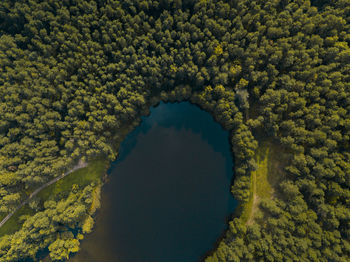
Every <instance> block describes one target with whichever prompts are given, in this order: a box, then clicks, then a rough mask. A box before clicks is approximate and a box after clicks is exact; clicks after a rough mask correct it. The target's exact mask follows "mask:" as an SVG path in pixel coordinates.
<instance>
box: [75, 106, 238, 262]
mask: <svg viewBox="0 0 350 262" xmlns="http://www.w3.org/2000/svg"><path fill="white" fill-rule="evenodd" d="M119 153H120V154H119V158H118V159H117V160H116V161H115V162H114V163H112V165H111V168H110V170H109V178H110V181H109V182H108V183H107V184H106V185H105V186H104V187H103V191H102V199H101V200H102V201H101V202H102V207H101V209H100V210H99V212H98V215H97V217H96V227H95V228H94V231H93V233H91V234H90V235H88V236H87V237H86V239H85V240H83V242H82V245H81V251H79V253H78V254H77V255H76V256H75V257H73V258H72V259H71V260H70V261H72V262H77V261H81V262H82V261H84V262H100V261H105V262H114V261H115V262H164V261H166V262H175V261H176V262H178V261H182V262H197V261H199V260H201V259H202V258H203V256H204V255H205V254H206V253H207V252H208V251H210V250H211V249H213V248H214V247H215V243H216V241H217V240H218V239H219V238H220V236H222V234H223V232H224V231H225V230H226V229H227V218H228V217H229V215H230V214H232V213H233V211H234V208H235V207H236V201H234V199H233V197H232V195H231V193H230V187H231V181H232V175H233V171H232V170H233V161H232V155H231V152H230V144H229V139H228V132H227V131H224V130H223V129H222V128H221V126H220V125H219V124H218V123H216V122H214V120H213V119H212V117H211V116H210V114H208V113H207V112H205V111H202V110H201V109H199V108H198V107H196V106H194V105H191V104H190V103H187V102H186V103H176V104H164V103H161V104H160V105H159V106H157V107H155V108H152V109H151V114H150V116H148V117H144V118H143V121H142V123H141V125H140V126H138V127H137V128H136V129H135V130H134V131H132V132H131V133H130V134H129V135H128V136H127V137H126V139H125V140H124V142H123V143H122V144H121V147H120V151H119Z"/></svg>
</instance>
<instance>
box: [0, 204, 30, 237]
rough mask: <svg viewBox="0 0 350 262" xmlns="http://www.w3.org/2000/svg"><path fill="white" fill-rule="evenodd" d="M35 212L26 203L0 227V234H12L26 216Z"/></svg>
mask: <svg viewBox="0 0 350 262" xmlns="http://www.w3.org/2000/svg"><path fill="white" fill-rule="evenodd" d="M33 214H35V211H34V210H33V209H31V208H29V207H28V206H27V205H25V206H24V207H22V208H21V209H20V210H18V211H17V212H16V213H15V214H14V215H13V216H12V217H11V219H9V220H8V221H7V222H6V223H5V224H4V225H3V226H2V227H1V228H0V236H3V235H6V234H13V233H15V232H16V231H17V230H19V229H20V228H21V226H22V224H23V222H24V221H25V219H26V218H27V217H28V216H32V215H33Z"/></svg>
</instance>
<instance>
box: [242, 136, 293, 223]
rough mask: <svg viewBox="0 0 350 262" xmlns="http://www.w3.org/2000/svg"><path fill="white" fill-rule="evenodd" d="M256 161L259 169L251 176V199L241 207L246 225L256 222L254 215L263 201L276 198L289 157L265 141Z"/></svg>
mask: <svg viewBox="0 0 350 262" xmlns="http://www.w3.org/2000/svg"><path fill="white" fill-rule="evenodd" d="M255 161H256V163H257V166H258V168H257V170H255V171H253V172H252V174H251V186H250V197H249V200H248V202H246V203H245V204H244V205H242V206H241V207H240V210H241V216H240V218H241V220H242V221H243V223H246V224H252V223H253V222H254V214H255V212H256V211H257V210H258V208H259V202H260V200H261V199H264V198H269V199H271V198H273V197H274V192H275V190H274V188H275V187H276V186H277V185H278V183H279V182H280V181H281V180H282V179H283V168H282V163H285V161H287V155H286V153H284V152H282V149H281V148H279V147H278V145H277V144H275V143H273V142H270V141H264V142H261V143H260V145H259V147H258V149H257V151H256V154H255Z"/></svg>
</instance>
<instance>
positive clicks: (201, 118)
mask: <svg viewBox="0 0 350 262" xmlns="http://www.w3.org/2000/svg"><path fill="white" fill-rule="evenodd" d="M179 104H181V106H179ZM150 115H151V116H152V117H149V116H143V117H142V118H141V120H142V122H141V124H140V126H139V127H137V128H135V129H134V130H133V131H131V132H130V133H129V134H128V135H127V137H126V138H125V139H124V141H123V142H122V144H121V146H120V148H119V157H118V159H117V161H115V162H113V163H112V164H111V167H110V169H109V170H108V173H110V172H111V170H113V169H114V168H115V166H116V165H117V164H118V162H121V161H123V160H124V159H125V158H126V157H127V156H128V155H129V153H130V152H131V151H132V150H133V148H134V147H135V146H136V144H137V141H138V139H139V135H140V134H146V133H147V132H148V131H149V130H150V129H151V128H155V127H156V126H160V127H165V128H170V127H171V128H174V129H176V130H181V129H185V130H191V131H192V132H193V133H196V134H200V135H201V137H202V139H203V140H204V141H206V142H207V143H208V144H209V145H210V146H211V147H212V148H213V149H214V151H215V152H218V153H221V154H223V155H226V154H227V152H228V151H230V152H231V148H230V145H231V143H230V141H229V134H228V132H227V131H225V130H224V129H223V128H222V127H221V125H220V124H219V123H217V122H215V121H214V119H213V117H212V116H211V115H210V114H209V113H203V110H202V109H200V108H199V107H198V106H195V105H193V104H191V103H189V102H181V103H164V102H161V103H160V104H158V105H157V106H155V107H152V108H151V110H150ZM179 116H181V117H179ZM213 122H214V123H213ZM222 137H227V141H226V140H225V139H222ZM218 138H219V139H218ZM232 158H233V157H232ZM225 160H226V164H225V167H226V168H227V172H226V173H227V175H228V176H229V178H230V179H231V178H232V177H233V176H232V175H233V159H229V158H227V157H225Z"/></svg>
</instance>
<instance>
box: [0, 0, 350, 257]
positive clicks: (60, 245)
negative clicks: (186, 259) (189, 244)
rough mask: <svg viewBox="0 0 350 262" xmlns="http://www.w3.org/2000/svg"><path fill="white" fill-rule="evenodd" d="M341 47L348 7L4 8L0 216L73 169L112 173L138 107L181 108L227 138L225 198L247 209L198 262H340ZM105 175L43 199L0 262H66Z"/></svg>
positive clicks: (7, 2)
mask: <svg viewBox="0 0 350 262" xmlns="http://www.w3.org/2000/svg"><path fill="white" fill-rule="evenodd" d="M349 46H350V2H349V1H348V0H339V1H308V0H306V1H294V0H293V1H292V0H267V1H262V0H258V1H251V0H235V1H222V0H208V1H192V0H183V1H172V0H170V1H167V0H165V1H151V0H142V1H138V0H135V1H130V0H125V1H118V0H111V1H100V0H98V1H89V0H81V1H75V0H72V1H54V0H46V1H39V0H33V1H13V0H3V1H1V2H0V54H1V55H0V64H1V68H0V215H1V216H4V214H5V215H6V214H8V213H9V212H10V210H12V209H13V208H14V207H16V206H18V204H19V203H20V202H21V201H23V198H25V197H26V193H24V192H29V191H31V190H33V189H35V188H37V187H39V186H40V185H43V184H45V183H46V182H47V181H50V179H52V178H53V177H55V176H57V175H58V174H62V172H65V171H66V167H67V166H71V165H72V164H73V163H75V162H76V161H77V160H78V159H80V158H84V159H86V160H87V161H90V160H93V159H95V158H96V157H97V156H101V157H102V158H103V159H106V160H108V161H110V160H114V159H115V157H116V155H117V148H118V146H115V144H117V145H118V143H119V142H120V141H121V140H122V137H123V135H120V134H122V132H121V127H124V126H130V123H137V122H138V121H139V119H140V116H142V115H145V114H147V112H148V110H149V106H150V105H154V104H155V103H157V102H159V101H160V100H163V101H182V100H189V101H191V102H192V103H195V104H197V105H199V106H200V107H201V108H203V109H204V110H206V111H208V112H209V113H211V114H212V115H213V116H214V117H215V119H216V120H217V121H218V122H219V123H220V124H221V125H222V126H223V127H224V128H226V129H227V130H229V131H230V132H231V136H232V150H233V153H234V156H235V181H234V185H233V187H232V192H233V194H234V197H235V198H236V199H237V200H238V201H240V202H241V203H242V204H243V205H242V207H243V206H244V205H246V206H248V207H249V206H251V207H250V208H247V210H254V207H256V206H258V208H257V209H255V210H256V212H253V216H252V217H253V220H251V223H247V222H246V221H249V215H248V213H249V212H244V213H243V221H242V219H240V218H234V219H233V220H232V221H231V222H230V229H229V230H228V232H227V237H226V238H225V239H223V241H222V242H221V243H220V245H219V247H218V248H217V250H215V251H214V252H213V253H212V255H211V256H209V257H208V258H207V261H208V262H211V261H215V262H218V261H219V262H223V261H240V260H242V261H344V262H345V261H348V260H349V257H350V243H349V239H350V227H349V225H350V206H349V203H350V200H349V199H350V191H349V188H350V175H349V174H350V165H349V163H350V153H349V140H350V121H349V115H350V92H349V90H350V81H349V80H350V68H349V65H350V51H349V50H350V49H349ZM126 130H129V129H128V128H127V129H126ZM257 131H259V132H257ZM119 132H120V133H119ZM258 133H259V135H257V134H258ZM116 136H118V137H116ZM262 138H263V139H262ZM266 140H268V141H274V142H273V143H270V144H267V145H264V143H263V141H266ZM118 141H119V142H118ZM258 142H259V143H258ZM258 144H259V145H260V148H259V147H258ZM282 147H283V152H288V154H286V160H288V161H285V159H284V158H282V159H281V155H282V156H283V154H280V152H281V150H280V148H282ZM257 148H259V149H258V151H257ZM267 148H269V150H268V151H267ZM264 152H266V154H267V156H266V157H263V155H264V154H265V153H264ZM254 157H256V158H254ZM283 157H284V156H283ZM256 162H258V163H256ZM257 165H258V166H260V169H258V170H256V172H255V173H253V175H252V172H254V170H255V168H256V166H257ZM266 165H267V167H266ZM102 169H103V168H102V164H101V165H99V164H97V163H96V165H95V164H93V165H92V167H90V169H86V170H87V173H88V175H87V178H84V174H83V171H80V172H81V173H78V175H77V176H76V177H75V176H74V174H71V175H69V176H68V177H67V179H66V180H63V181H61V182H60V183H58V184H57V185H53V186H52V188H51V189H47V191H44V192H42V194H43V198H45V200H42V201H38V203H35V202H33V203H31V209H33V210H36V213H35V214H34V215H33V216H30V217H28V218H27V219H25V222H24V223H23V226H22V227H21V228H20V229H19V230H18V231H17V232H16V233H15V234H11V235H4V236H3V237H1V238H0V259H1V261H18V260H22V259H25V258H28V257H35V254H36V253H37V252H38V251H39V250H42V249H44V248H49V251H50V256H51V257H52V258H53V259H56V260H59V259H62V258H66V257H67V256H69V254H70V253H71V252H75V251H76V250H77V246H78V244H79V241H78V240H79V239H80V237H78V235H74V234H73V232H77V231H78V232H80V233H82V231H81V230H82V223H83V221H91V219H88V220H86V219H87V216H89V215H90V214H89V211H88V210H89V208H90V206H91V201H92V200H91V197H92V192H93V188H94V187H95V186H96V184H94V181H96V177H97V174H96V173H95V171H94V170H102ZM88 170H90V171H88ZM266 170H267V172H266ZM254 177H255V179H252V178H254ZM266 177H267V178H266ZM88 183H91V184H89V185H88ZM74 185H77V186H74ZM269 185H270V186H271V188H272V189H273V190H272V191H271V189H270V186H269ZM70 186H72V188H71V189H70ZM254 191H255V192H256V193H255V194H253V193H252V192H254ZM271 192H273V194H272V197H270V195H271ZM254 195H255V196H257V197H258V199H259V201H258V205H257V204H255V205H254V198H253V197H252V196H254ZM44 196H45V197H44ZM48 199H50V200H49V201H46V200H48ZM247 203H248V204H247ZM255 203H257V202H255ZM249 214H250V213H249ZM11 223H13V224H15V223H14V222H10V223H9V225H10V224H11ZM67 230H68V231H67ZM18 242H21V243H22V244H21V245H18V244H17V243H18Z"/></svg>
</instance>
